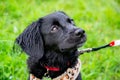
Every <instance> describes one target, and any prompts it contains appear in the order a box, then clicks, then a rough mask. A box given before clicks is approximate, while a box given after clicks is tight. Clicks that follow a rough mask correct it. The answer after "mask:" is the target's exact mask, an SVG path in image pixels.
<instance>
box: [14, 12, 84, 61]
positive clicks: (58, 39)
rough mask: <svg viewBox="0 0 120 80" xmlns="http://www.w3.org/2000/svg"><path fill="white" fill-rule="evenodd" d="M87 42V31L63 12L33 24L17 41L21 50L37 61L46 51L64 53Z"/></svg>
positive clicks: (55, 13)
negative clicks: (78, 26)
mask: <svg viewBox="0 0 120 80" xmlns="http://www.w3.org/2000/svg"><path fill="white" fill-rule="evenodd" d="M85 41H86V35H85V31H84V30H83V29H81V28H77V27H76V25H75V23H74V21H73V19H71V18H70V17H68V16H67V15H66V14H65V13H64V12H61V11H58V12H54V13H52V14H49V15H47V16H45V17H43V18H41V19H39V20H38V21H36V22H33V23H32V24H31V25H30V26H28V27H27V28H26V29H25V30H24V32H23V33H22V34H21V35H20V36H19V37H18V38H17V39H16V42H17V43H18V44H19V45H20V46H21V48H22V49H23V50H24V51H25V52H26V53H27V54H29V55H30V56H33V57H35V58H36V59H40V58H41V57H42V56H43V55H44V51H45V50H48V49H49V50H54V51H59V52H61V53H62V52H64V51H70V50H74V49H77V48H78V47H81V46H82V45H83V43H84V42H85Z"/></svg>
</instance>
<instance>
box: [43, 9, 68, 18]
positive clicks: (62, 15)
mask: <svg viewBox="0 0 120 80" xmlns="http://www.w3.org/2000/svg"><path fill="white" fill-rule="evenodd" d="M67 18H68V16H67V15H66V14H65V13H64V12H60V11H58V12H54V13H51V14H49V15H47V16H45V17H44V19H45V20H64V19H67Z"/></svg>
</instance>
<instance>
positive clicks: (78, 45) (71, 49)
mask: <svg viewBox="0 0 120 80" xmlns="http://www.w3.org/2000/svg"><path fill="white" fill-rule="evenodd" d="M84 43H85V42H81V43H76V44H74V45H73V46H70V47H66V48H61V49H60V52H71V51H75V50H77V48H79V47H82V46H83V45H84Z"/></svg>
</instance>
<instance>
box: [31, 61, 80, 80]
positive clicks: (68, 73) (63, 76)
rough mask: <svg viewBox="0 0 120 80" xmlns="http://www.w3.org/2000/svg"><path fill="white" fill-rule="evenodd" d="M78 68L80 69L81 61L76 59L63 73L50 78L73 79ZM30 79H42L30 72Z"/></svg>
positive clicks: (78, 71) (78, 70)
mask: <svg viewBox="0 0 120 80" xmlns="http://www.w3.org/2000/svg"><path fill="white" fill-rule="evenodd" d="M52 69H54V70H55V69H57V68H52ZM57 70H58V69H57ZM80 70H81V61H80V60H79V59H78V61H77V63H76V65H75V66H74V67H72V68H68V69H67V70H66V71H65V72H64V73H63V74H61V75H60V76H58V77H56V78H53V79H52V80H75V79H76V78H77V76H78V75H79V73H80ZM30 80H42V79H39V78H37V77H35V76H34V75H33V74H30Z"/></svg>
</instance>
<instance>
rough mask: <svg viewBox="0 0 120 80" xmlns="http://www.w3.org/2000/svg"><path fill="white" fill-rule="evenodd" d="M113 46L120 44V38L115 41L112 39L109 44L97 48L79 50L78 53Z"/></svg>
mask: <svg viewBox="0 0 120 80" xmlns="http://www.w3.org/2000/svg"><path fill="white" fill-rule="evenodd" d="M113 46H120V40H114V41H111V42H110V43H109V44H106V45H103V46H100V47H96V48H87V49H83V50H79V51H78V54H79V55H81V54H84V53H85V52H87V53H89V52H92V51H98V50H100V49H103V48H107V47H113Z"/></svg>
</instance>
